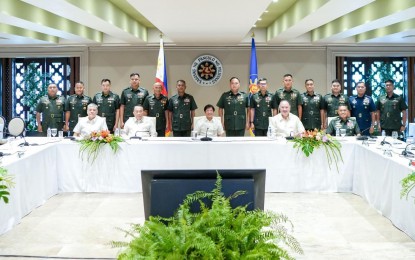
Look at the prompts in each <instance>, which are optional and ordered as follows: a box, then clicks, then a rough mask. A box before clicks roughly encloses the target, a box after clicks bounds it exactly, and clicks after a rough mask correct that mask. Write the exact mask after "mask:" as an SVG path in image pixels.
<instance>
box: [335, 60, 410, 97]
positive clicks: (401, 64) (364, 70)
mask: <svg viewBox="0 0 415 260" xmlns="http://www.w3.org/2000/svg"><path fill="white" fill-rule="evenodd" d="M343 71H344V75H343V80H344V93H345V94H346V95H348V96H351V95H356V94H357V92H356V89H355V86H356V83H357V82H359V81H364V82H366V94H368V95H372V97H373V98H374V100H375V101H376V100H377V98H378V97H379V96H380V95H382V94H384V93H385V83H384V81H385V80H387V79H392V80H393V81H394V82H395V93H396V94H399V95H404V97H405V98H406V93H407V92H406V86H407V61H406V58H401V57H396V58H390V57H388V58H377V57H376V58H355V57H353V58H350V57H347V58H344V63H343Z"/></svg>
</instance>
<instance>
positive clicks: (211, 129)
mask: <svg viewBox="0 0 415 260" xmlns="http://www.w3.org/2000/svg"><path fill="white" fill-rule="evenodd" d="M206 130H207V132H208V133H207V136H209V137H216V136H221V135H222V134H223V133H224V131H223V127H222V123H221V121H220V119H218V118H214V117H213V118H212V120H208V119H207V117H203V118H201V119H199V120H198V121H197V122H196V126H195V131H196V132H197V135H198V136H202V137H203V136H206Z"/></svg>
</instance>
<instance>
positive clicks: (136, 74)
mask: <svg viewBox="0 0 415 260" xmlns="http://www.w3.org/2000/svg"><path fill="white" fill-rule="evenodd" d="M132 76H138V77H140V74H138V72H133V73H131V74H130V78H131V77H132Z"/></svg>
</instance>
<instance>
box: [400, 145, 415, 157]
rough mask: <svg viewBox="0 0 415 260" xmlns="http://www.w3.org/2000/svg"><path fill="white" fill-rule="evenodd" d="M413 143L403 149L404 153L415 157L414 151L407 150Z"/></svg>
mask: <svg viewBox="0 0 415 260" xmlns="http://www.w3.org/2000/svg"><path fill="white" fill-rule="evenodd" d="M410 145H412V144H408V145H407V146H406V147H405V149H404V150H403V151H402V155H403V156H406V157H414V153H413V152H411V151H407V149H408V147H409V146H410Z"/></svg>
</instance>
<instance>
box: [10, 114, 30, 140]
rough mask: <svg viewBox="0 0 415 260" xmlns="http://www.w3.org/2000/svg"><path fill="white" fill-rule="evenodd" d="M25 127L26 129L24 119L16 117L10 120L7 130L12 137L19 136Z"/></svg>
mask: <svg viewBox="0 0 415 260" xmlns="http://www.w3.org/2000/svg"><path fill="white" fill-rule="evenodd" d="M25 127H26V124H25V122H24V120H23V119H22V118H20V117H14V118H12V120H10V122H9V124H8V126H7V129H8V131H9V134H10V135H12V136H19V135H21V134H22V133H23V132H24V130H25Z"/></svg>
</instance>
